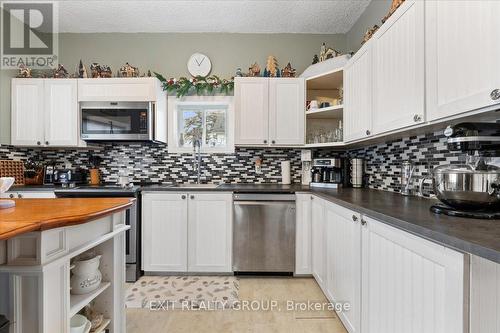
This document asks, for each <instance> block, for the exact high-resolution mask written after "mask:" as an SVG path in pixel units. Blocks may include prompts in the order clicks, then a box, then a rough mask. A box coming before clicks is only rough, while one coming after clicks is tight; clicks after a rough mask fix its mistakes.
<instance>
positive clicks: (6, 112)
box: [0, 33, 346, 144]
mask: <svg viewBox="0 0 500 333" xmlns="http://www.w3.org/2000/svg"><path fill="white" fill-rule="evenodd" d="M323 42H325V43H326V44H327V45H329V46H332V47H334V48H336V49H338V50H342V51H345V50H346V40H345V35H342V34H338V35H311V34H229V33H189V34H181V33H168V34H167V33H161V34H160V33H158V34H151V33H141V34H122V33H100V34H60V35H59V59H60V63H62V64H64V65H65V67H66V68H67V69H68V70H69V71H70V72H73V71H75V70H76V65H77V64H78V62H79V60H80V59H82V60H83V62H84V63H85V64H87V68H88V65H89V64H90V63H92V62H99V63H100V64H107V65H110V66H111V68H112V70H113V72H116V70H117V69H118V68H119V67H120V66H122V65H123V64H125V62H129V63H130V64H132V65H134V66H138V67H139V69H140V70H141V71H143V72H146V71H147V70H148V69H151V70H152V71H157V72H159V73H162V74H164V75H165V76H166V77H179V76H185V75H188V73H187V69H186V63H187V60H188V58H189V56H190V55H191V54H193V53H194V52H202V53H204V54H206V55H207V56H208V57H209V58H210V59H211V61H212V73H213V74H216V75H219V76H220V77H221V78H229V77H231V76H234V73H235V71H236V68H238V67H241V68H242V70H243V71H247V69H248V67H249V65H250V64H252V63H253V62H255V61H257V62H258V63H259V64H260V65H261V67H264V65H265V61H266V58H267V56H268V55H270V54H272V55H274V56H276V57H277V59H278V62H279V65H280V66H285V65H286V64H287V63H288V61H290V62H291V63H292V66H293V67H294V68H296V69H297V73H298V74H300V73H301V72H302V71H303V70H304V69H305V68H306V67H307V66H309V65H310V64H311V61H312V58H313V55H314V54H317V53H318V52H319V48H320V46H321V43H323ZM15 74H16V72H15V71H5V70H2V71H1V73H0V143H3V144H8V143H9V142H10V78H11V77H13V76H15ZM60 125H61V126H64V124H60Z"/></svg>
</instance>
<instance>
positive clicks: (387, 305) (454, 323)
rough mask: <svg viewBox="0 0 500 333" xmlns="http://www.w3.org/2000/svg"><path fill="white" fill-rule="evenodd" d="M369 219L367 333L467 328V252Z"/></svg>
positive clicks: (457, 332) (365, 241)
mask: <svg viewBox="0 0 500 333" xmlns="http://www.w3.org/2000/svg"><path fill="white" fill-rule="evenodd" d="M363 219H364V221H365V222H364V223H365V225H364V226H363V227H362V251H363V252H362V262H363V263H362V287H361V290H362V325H361V327H362V331H363V333H387V332H398V333H404V332H426V333H430V332H435V333H461V332H466V327H465V324H464V320H466V317H465V310H464V304H465V303H464V276H465V273H466V272H467V267H466V265H464V261H465V256H464V254H462V253H459V252H457V251H454V250H451V249H449V248H446V247H444V246H441V245H438V244H435V243H432V242H430V241H427V240H424V239H423V238H420V237H417V236H413V235H411V234H409V233H407V232H404V231H401V230H398V229H395V228H393V227H390V226H388V225H386V224H383V223H381V222H378V221H375V220H373V219H370V218H367V217H364V218H363Z"/></svg>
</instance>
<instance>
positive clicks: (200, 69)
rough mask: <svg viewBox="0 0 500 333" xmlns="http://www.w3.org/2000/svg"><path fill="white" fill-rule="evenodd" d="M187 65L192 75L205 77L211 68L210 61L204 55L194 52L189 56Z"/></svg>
mask: <svg viewBox="0 0 500 333" xmlns="http://www.w3.org/2000/svg"><path fill="white" fill-rule="evenodd" d="M187 67H188V71H189V73H190V74H191V75H192V76H203V77H205V76H207V75H208V74H209V73H210V71H211V70H212V63H211V62H210V59H209V58H208V57H207V56H206V55H204V54H201V53H195V54H193V55H192V56H191V57H190V58H189V60H188V63H187Z"/></svg>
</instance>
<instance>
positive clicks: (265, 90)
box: [234, 77, 269, 145]
mask: <svg viewBox="0 0 500 333" xmlns="http://www.w3.org/2000/svg"><path fill="white" fill-rule="evenodd" d="M234 97H235V112H236V114H235V119H236V137H235V144H237V145H268V140H269V125H268V124H269V79H268V78H263V77H252V78H239V77H237V78H235V81H234Z"/></svg>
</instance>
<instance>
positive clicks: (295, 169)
mask: <svg viewBox="0 0 500 333" xmlns="http://www.w3.org/2000/svg"><path fill="white" fill-rule="evenodd" d="M89 153H93V154H95V155H98V156H100V157H102V158H103V162H102V164H101V168H100V169H101V172H102V175H103V180H104V181H106V182H116V181H117V179H118V171H120V170H125V171H126V172H127V173H128V175H129V176H130V177H131V178H132V180H133V181H134V182H136V183H141V182H153V183H158V182H165V183H172V182H174V183H183V182H190V183H193V182H195V181H196V172H195V171H194V168H193V162H194V160H193V156H192V154H168V152H167V147H166V146H164V145H157V144H150V143H142V144H106V145H104V146H102V149H99V150H80V149H79V150H74V149H69V150H68V149H59V150H46V149H37V148H15V147H12V146H0V159H16V160H24V159H27V158H34V159H36V160H41V161H54V162H56V164H57V165H58V166H60V167H64V166H65V165H69V166H71V167H82V168H87V167H88V157H89ZM331 156H340V157H346V156H347V157H349V158H353V157H360V158H363V159H365V161H366V166H365V174H366V182H365V183H366V185H367V187H369V188H373V189H380V190H387V191H395V192H398V191H399V190H400V185H399V182H400V181H399V179H400V169H401V162H402V161H403V160H410V161H412V162H413V163H414V164H415V166H416V168H415V172H414V181H415V183H414V186H416V183H417V180H418V179H419V178H421V177H422V176H426V175H428V174H429V168H433V167H435V166H438V165H442V164H450V163H451V164H454V163H463V162H464V161H465V155H464V154H462V153H460V152H450V151H448V149H447V147H446V138H445V137H444V135H443V134H442V131H441V132H435V133H427V134H423V135H419V136H411V137H404V138H402V139H398V140H392V141H387V142H385V143H381V144H377V145H371V146H367V147H364V148H360V149H353V150H348V151H346V152H334V151H330V150H326V149H322V150H316V151H315V152H314V157H331ZM496 156H500V152H498V154H496ZM256 157H261V158H262V159H263V164H262V169H261V173H256V172H255V162H254V161H255V158H256ZM284 160H290V161H291V174H292V181H293V182H295V183H299V182H300V169H301V163H300V149H283V148H268V149H266V148H236V151H235V153H234V154H212V155H203V158H202V181H203V182H209V183H210V182H216V183H218V182H224V183H279V182H280V181H281V161H284ZM493 163H494V164H496V165H498V166H500V158H496V159H494V160H493ZM427 189H429V187H427Z"/></svg>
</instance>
